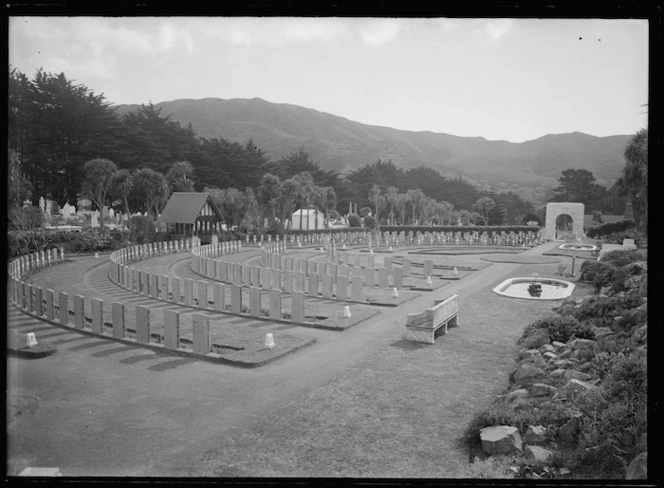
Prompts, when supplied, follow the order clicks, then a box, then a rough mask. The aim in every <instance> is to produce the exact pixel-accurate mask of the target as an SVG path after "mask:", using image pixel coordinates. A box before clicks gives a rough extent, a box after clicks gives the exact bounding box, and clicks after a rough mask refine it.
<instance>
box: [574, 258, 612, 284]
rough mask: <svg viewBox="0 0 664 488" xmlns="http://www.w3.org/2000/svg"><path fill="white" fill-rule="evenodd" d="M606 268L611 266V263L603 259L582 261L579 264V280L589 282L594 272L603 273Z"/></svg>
mask: <svg viewBox="0 0 664 488" xmlns="http://www.w3.org/2000/svg"><path fill="white" fill-rule="evenodd" d="M607 268H612V266H611V264H609V263H606V262H604V261H584V262H583V264H581V277H580V278H579V279H580V280H581V281H588V282H591V283H592V281H593V279H595V275H596V274H601V273H604V272H605V270H606V269H607Z"/></svg>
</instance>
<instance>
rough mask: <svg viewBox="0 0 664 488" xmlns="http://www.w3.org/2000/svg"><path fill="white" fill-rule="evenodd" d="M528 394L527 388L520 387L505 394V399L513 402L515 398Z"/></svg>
mask: <svg viewBox="0 0 664 488" xmlns="http://www.w3.org/2000/svg"><path fill="white" fill-rule="evenodd" d="M527 396H528V390H526V389H525V388H519V389H518V390H514V391H511V392H509V393H508V394H507V395H505V400H506V401H508V402H511V401H513V400H516V399H517V398H524V397H527Z"/></svg>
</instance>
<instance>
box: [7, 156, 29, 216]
mask: <svg viewBox="0 0 664 488" xmlns="http://www.w3.org/2000/svg"><path fill="white" fill-rule="evenodd" d="M7 165H8V168H7V204H8V206H9V208H10V209H13V208H18V207H20V206H21V205H22V204H23V202H24V201H25V200H26V199H29V198H30V197H31V196H32V183H30V180H28V179H27V178H26V177H25V175H24V174H23V172H22V171H21V161H20V160H19V154H18V153H17V152H16V151H15V150H14V149H9V150H8V152H7Z"/></svg>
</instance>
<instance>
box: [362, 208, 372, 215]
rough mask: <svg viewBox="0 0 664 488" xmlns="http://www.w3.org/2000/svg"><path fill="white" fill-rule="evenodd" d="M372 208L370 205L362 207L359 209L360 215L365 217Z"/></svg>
mask: <svg viewBox="0 0 664 488" xmlns="http://www.w3.org/2000/svg"><path fill="white" fill-rule="evenodd" d="M371 212H372V210H371V207H362V208H361V209H360V215H361V216H362V217H366V216H367V215H369V214H371Z"/></svg>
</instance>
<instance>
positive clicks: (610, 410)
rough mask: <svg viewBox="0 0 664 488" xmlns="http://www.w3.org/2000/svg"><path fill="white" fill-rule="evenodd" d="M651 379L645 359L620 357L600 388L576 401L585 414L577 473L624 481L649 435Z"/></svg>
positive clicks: (584, 394) (575, 399) (578, 397)
mask: <svg viewBox="0 0 664 488" xmlns="http://www.w3.org/2000/svg"><path fill="white" fill-rule="evenodd" d="M647 390H648V375H647V365H646V360H645V358H644V357H638V358H637V357H635V356H634V355H630V356H627V357H620V356H619V357H618V359H617V360H616V361H615V362H614V363H613V365H612V366H611V368H610V370H609V372H608V373H607V374H606V376H605V377H604V381H603V382H602V383H601V385H600V386H599V387H598V388H595V389H592V390H589V391H587V392H585V393H582V394H580V395H578V396H577V397H575V398H574V400H573V401H574V403H575V406H576V407H577V408H579V410H581V412H582V413H583V417H582V421H581V433H582V438H583V439H584V444H586V445H589V446H590V448H586V449H580V450H579V457H578V459H577V461H576V462H577V467H576V468H577V469H579V470H580V471H591V472H595V473H601V474H603V475H608V477H611V478H614V477H616V478H620V477H622V476H623V475H624V466H625V465H626V464H627V462H629V461H630V460H631V459H633V458H634V457H635V456H636V455H637V454H639V452H640V450H641V449H642V447H640V446H639V445H638V442H636V441H637V440H638V438H639V437H640V436H642V435H644V434H646V432H647Z"/></svg>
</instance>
